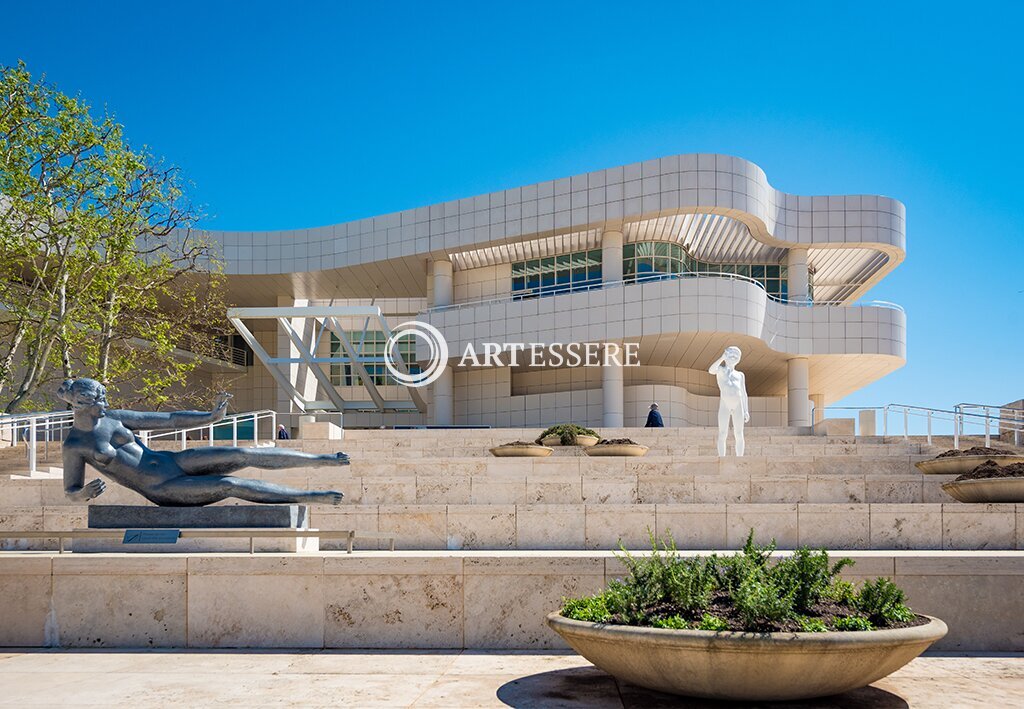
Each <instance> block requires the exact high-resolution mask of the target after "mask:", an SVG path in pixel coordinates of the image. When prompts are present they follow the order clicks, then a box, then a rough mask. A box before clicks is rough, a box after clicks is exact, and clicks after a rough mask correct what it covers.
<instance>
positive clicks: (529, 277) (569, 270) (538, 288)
mask: <svg viewBox="0 0 1024 709" xmlns="http://www.w3.org/2000/svg"><path fill="white" fill-rule="evenodd" d="M600 283H601V250H600V249H592V250H590V251H577V252H575V253H571V254H559V255H558V256H547V257H545V258H539V259H530V260H529V261H518V262H516V263H513V264H512V297H513V298H514V299H521V298H533V297H536V296H540V295H551V294H554V293H568V292H570V291H575V290H586V289H588V288H592V287H594V286H595V285H600Z"/></svg>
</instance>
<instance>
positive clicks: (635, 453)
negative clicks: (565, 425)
mask: <svg viewBox="0 0 1024 709" xmlns="http://www.w3.org/2000/svg"><path fill="white" fill-rule="evenodd" d="M648 450H649V449H648V448H647V446H642V445H640V444H639V443H611V444H606V445H603V446H590V447H589V448H585V449H584V451H583V452H584V453H586V454H587V455H595V456H603V455H617V456H630V457H639V456H641V455H646V454H647V451H648Z"/></svg>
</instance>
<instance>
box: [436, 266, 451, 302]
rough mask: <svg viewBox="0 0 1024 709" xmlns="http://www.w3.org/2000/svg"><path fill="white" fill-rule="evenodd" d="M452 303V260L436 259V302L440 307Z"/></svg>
mask: <svg viewBox="0 0 1024 709" xmlns="http://www.w3.org/2000/svg"><path fill="white" fill-rule="evenodd" d="M451 304H452V262H451V261H443V260H440V259H438V260H435V261H434V303H433V307H435V308H439V307H442V306H444V305H451Z"/></svg>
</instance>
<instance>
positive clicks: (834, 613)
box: [643, 593, 931, 633]
mask: <svg viewBox="0 0 1024 709" xmlns="http://www.w3.org/2000/svg"><path fill="white" fill-rule="evenodd" d="M652 610H654V609H652ZM657 611H658V612H660V613H661V614H662V615H663V616H664V617H668V616H673V615H679V616H681V617H683V618H686V619H687V620H690V621H691V622H693V624H694V625H696V624H698V623H699V622H700V619H701V617H702V616H703V615H704V614H705V613H710V614H711V615H714V616H717V617H718V618H721V619H722V620H724V621H725V622H726V623H728V625H729V627H728V630H730V631H734V632H760V633H800V632H805V631H803V630H802V629H801V627H800V623H799V621H797V620H795V619H794V620H783V621H780V622H777V623H764V624H762V625H760V626H758V627H757V630H756V631H750V630H749V629H746V628H745V626H744V624H743V619H742V617H741V616H740V612H739V611H738V610H737V609H736V606H735V605H733V604H732V603H731V602H730V601H729V596H728V595H727V594H724V593H718V594H716V595H715V596H714V598H713V599H712V601H711V605H710V606H709V607H708V608H707V609H706V610H702V611H700V612H698V613H691V612H688V611H686V610H685V609H683V608H679V607H678V606H674V605H672V604H665V605H664V606H662V607H661V608H658V609H657ZM851 615H857V612H856V611H855V610H854V609H852V608H850V607H849V606H845V605H843V604H841V603H836V602H834V601H819V602H818V603H815V604H814V605H813V606H812V607H811V608H810V609H809V612H808V613H806V614H805V616H806V617H807V618H811V619H814V620H820V621H822V622H823V623H825V625H828V626H831V625H832V624H833V623H834V622H835V621H836V620H838V619H839V618H846V617H848V616H851ZM930 622H931V621H929V620H928V619H927V618H925V617H924V616H921V615H917V614H916V613H915V614H914V620H911V621H907V622H905V623H900V622H891V623H889V624H887V625H885V626H882V627H879V628H877V630H892V629H894V628H913V627H916V626H918V625H927V624H928V623H930ZM643 627H650V626H643ZM825 632H830V633H834V632H840V631H836V630H828V631H825ZM857 632H871V631H857Z"/></svg>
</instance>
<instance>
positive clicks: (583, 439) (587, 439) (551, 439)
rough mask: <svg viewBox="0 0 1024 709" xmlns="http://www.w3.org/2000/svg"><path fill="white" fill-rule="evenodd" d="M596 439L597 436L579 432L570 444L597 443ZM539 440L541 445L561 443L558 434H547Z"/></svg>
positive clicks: (586, 444) (584, 444)
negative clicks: (574, 440)
mask: <svg viewBox="0 0 1024 709" xmlns="http://www.w3.org/2000/svg"><path fill="white" fill-rule="evenodd" d="M597 441H598V438H597V436H588V435H586V434H583V433H581V434H580V435H578V436H576V442H575V443H573V444H571V445H574V446H583V447H587V446H592V445H595V444H596V443H597ZM540 442H541V444H542V445H545V446H560V445H562V439H561V437H560V436H547V437H546V438H542V439H541V440H540Z"/></svg>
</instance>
